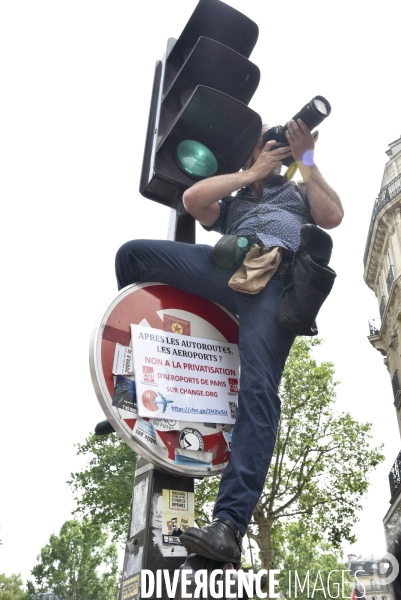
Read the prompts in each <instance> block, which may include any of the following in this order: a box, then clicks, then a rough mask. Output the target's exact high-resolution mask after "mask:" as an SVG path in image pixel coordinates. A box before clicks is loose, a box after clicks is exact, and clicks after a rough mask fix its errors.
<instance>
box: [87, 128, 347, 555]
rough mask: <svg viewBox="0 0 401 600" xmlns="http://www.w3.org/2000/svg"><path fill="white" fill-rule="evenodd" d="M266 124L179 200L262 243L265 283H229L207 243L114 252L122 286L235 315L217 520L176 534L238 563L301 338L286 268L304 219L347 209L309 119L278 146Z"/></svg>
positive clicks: (207, 220) (222, 228) (138, 243)
mask: <svg viewBox="0 0 401 600" xmlns="http://www.w3.org/2000/svg"><path fill="white" fill-rule="evenodd" d="M267 130H268V128H267V126H263V129H262V131H261V135H260V138H259V140H258V142H257V144H256V146H255V147H254V149H253V151H252V153H251V155H250V156H249V158H248V159H247V161H246V163H245V165H244V167H243V170H241V171H240V172H238V173H232V174H227V175H219V176H214V177H210V178H208V179H204V180H201V181H198V182H197V183H195V184H194V185H193V186H192V187H190V188H189V189H187V190H186V191H185V193H184V196H183V202H184V205H185V208H186V210H187V211H188V212H189V213H190V214H191V215H192V216H193V217H194V218H195V219H196V220H198V221H199V222H200V223H201V225H203V227H204V228H205V229H207V230H209V231H217V232H218V233H221V234H224V235H225V234H231V237H230V239H234V240H235V241H237V240H238V244H239V245H240V244H241V241H240V240H245V245H247V247H246V249H249V247H250V245H251V244H252V245H253V244H258V245H259V246H252V248H258V251H260V252H261V253H264V254H263V256H264V257H267V258H268V260H270V257H273V258H272V259H271V264H270V266H269V269H270V272H269V275H268V279H269V280H268V281H266V280H264V282H263V284H262V285H261V286H259V287H258V288H257V289H256V290H255V289H252V290H247V289H246V285H245V286H244V289H243V291H238V289H242V288H241V287H240V288H237V289H236V286H235V285H232V286H231V283H230V286H229V285H228V282H229V281H230V282H231V280H232V278H233V276H234V274H235V273H236V271H237V269H238V263H236V261H234V262H233V263H230V261H228V263H227V262H225V261H224V260H222V261H219V260H217V263H218V264H216V257H215V254H214V253H213V249H212V247H210V246H207V245H200V244H183V243H180V242H175V241H167V240H165V241H156V240H134V241H131V242H127V243H126V244H124V245H123V246H122V247H121V248H120V249H119V251H118V253H117V257H116V275H117V281H118V286H119V289H121V288H124V287H125V286H127V285H130V284H132V283H134V282H138V281H155V282H161V283H166V284H169V285H172V286H174V287H176V288H178V289H181V290H184V291H186V292H191V293H193V294H196V295H199V296H202V297H204V298H208V299H209V300H212V301H213V302H217V303H218V304H220V305H222V306H224V307H225V308H227V309H228V310H229V311H231V312H232V313H234V314H236V315H238V316H239V331H240V336H239V337H240V341H239V353H240V358H241V379H240V392H239V398H238V412H237V418H236V424H235V426H234V430H233V436H232V446H231V457H230V460H229V463H228V465H227V467H226V469H225V471H224V473H223V476H222V479H221V484H220V489H219V493H218V497H217V500H216V504H215V507H214V513H213V521H212V523H211V524H210V525H207V526H206V527H204V528H203V529H198V528H194V527H191V528H189V529H188V530H186V531H185V532H184V533H183V534H182V535H181V538H180V539H181V541H182V543H183V544H184V546H185V547H186V549H187V550H188V553H195V554H199V555H201V556H205V557H207V558H210V559H212V560H217V561H222V562H231V563H234V564H238V563H240V560H241V542H242V537H243V536H244V535H245V533H246V530H247V527H248V523H249V521H250V519H251V517H252V513H253V510H254V508H255V505H256V503H257V501H258V500H259V497H260V495H261V493H262V490H263V485H264V482H265V478H266V474H267V470H268V468H269V465H270V461H271V458H272V454H273V450H274V445H275V439H276V433H277V428H278V424H279V418H280V399H279V397H278V394H277V390H278V386H279V382H280V378H281V375H282V371H283V368H284V364H285V361H286V359H287V356H288V354H289V352H290V349H291V346H292V343H293V341H294V339H295V336H296V333H294V332H293V331H290V330H287V329H285V328H284V327H282V326H281V325H279V323H278V322H277V319H276V309H277V305H278V301H279V297H280V293H281V291H282V289H283V283H282V279H281V277H280V274H281V275H282V274H283V273H286V272H288V271H289V270H291V263H292V258H293V255H294V252H295V251H296V250H297V248H298V247H299V245H300V237H301V227H302V226H304V225H305V224H308V223H313V222H314V223H316V224H317V225H319V226H321V227H323V228H326V229H331V228H333V227H337V226H338V225H339V224H340V223H341V220H342V217H343V209H342V206H341V202H340V199H339V197H338V195H337V194H336V193H335V192H334V190H333V189H332V188H331V187H330V186H329V185H328V184H327V183H326V181H325V179H324V178H323V176H322V175H321V173H320V171H319V169H318V167H317V166H316V164H315V163H314V159H313V153H314V139H313V136H312V134H311V133H310V130H309V128H308V127H307V126H306V125H305V123H304V122H303V121H302V120H299V119H298V120H297V121H295V120H292V121H290V122H289V123H288V126H287V130H286V132H285V136H286V139H287V140H288V145H287V146H284V147H277V142H276V141H274V140H271V141H268V142H267V143H266V144H264V142H263V138H264V135H266V132H267ZM291 155H292V157H293V159H295V160H296V161H297V164H298V167H299V169H300V172H301V174H302V177H303V179H304V182H305V188H306V195H305V194H301V193H300V191H299V189H298V187H297V185H295V184H293V183H292V182H291V181H288V180H287V179H286V178H284V177H282V176H281V175H280V171H281V167H282V164H283V161H286V160H290V158H289V157H290V156H291ZM291 160H292V159H291ZM237 190H239V191H238V192H237ZM233 192H237V193H236V195H235V196H232V195H231V194H232V193H233ZM217 246H218V245H216V247H215V248H217ZM262 248H264V250H262ZM251 251H252V250H251ZM248 255H249V253H248ZM223 258H224V257H223ZM249 291H250V293H247V292H249ZM99 433H100V431H99ZM102 433H106V431H102Z"/></svg>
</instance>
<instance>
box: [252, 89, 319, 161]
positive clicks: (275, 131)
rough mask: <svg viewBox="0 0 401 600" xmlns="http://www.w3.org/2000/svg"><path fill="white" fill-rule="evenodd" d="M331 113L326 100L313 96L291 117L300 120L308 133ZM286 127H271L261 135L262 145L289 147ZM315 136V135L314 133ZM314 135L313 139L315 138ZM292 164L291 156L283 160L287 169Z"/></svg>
mask: <svg viewBox="0 0 401 600" xmlns="http://www.w3.org/2000/svg"><path fill="white" fill-rule="evenodd" d="M330 113H331V106H330V103H329V102H328V100H326V98H323V96H314V97H313V98H312V100H311V101H310V102H308V104H305V106H304V107H303V108H301V110H300V111H299V112H297V114H296V115H295V116H294V117H292V118H293V120H294V121H296V120H297V119H302V121H303V122H304V123H305V125H306V126H307V127H308V129H309V130H310V131H312V129H314V128H315V127H317V126H318V125H320V123H321V122H322V121H323V120H324V119H325V118H326V117H328V116H329V114H330ZM286 131H287V125H284V127H283V126H282V125H277V126H276V127H271V128H270V129H268V130H267V131H266V133H265V134H264V135H263V145H264V144H266V142H271V141H272V140H275V141H276V142H277V143H278V146H274V148H272V149H276V148H282V147H283V146H289V143H288V140H287V137H286ZM316 135H317V133H316ZM316 135H314V137H316ZM293 162H294V158H293V157H292V156H288V157H287V158H285V159H284V160H283V165H286V166H287V167H288V166H289V165H290V164H291V163H293Z"/></svg>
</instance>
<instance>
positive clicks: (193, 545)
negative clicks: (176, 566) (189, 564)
mask: <svg viewBox="0 0 401 600" xmlns="http://www.w3.org/2000/svg"><path fill="white" fill-rule="evenodd" d="M180 542H182V545H183V546H184V548H185V549H186V550H187V552H188V554H197V555H198V556H204V557H205V558H209V559H210V560H218V561H220V562H224V563H227V562H230V563H233V564H234V565H236V564H239V563H240V562H241V558H234V557H233V556H226V555H225V554H219V553H218V552H216V550H215V549H214V548H213V547H212V546H209V544H206V542H203V541H201V540H199V539H198V538H195V537H192V536H191V535H188V534H187V533H183V534H182V535H180Z"/></svg>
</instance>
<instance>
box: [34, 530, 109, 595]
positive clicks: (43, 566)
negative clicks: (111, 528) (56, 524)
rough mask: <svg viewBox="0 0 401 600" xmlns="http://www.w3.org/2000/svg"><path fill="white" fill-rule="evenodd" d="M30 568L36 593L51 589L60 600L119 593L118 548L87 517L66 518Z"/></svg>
mask: <svg viewBox="0 0 401 600" xmlns="http://www.w3.org/2000/svg"><path fill="white" fill-rule="evenodd" d="M37 560H38V563H37V565H35V567H34V568H33V569H32V575H33V576H34V578H35V590H36V592H39V593H43V592H49V591H50V592H53V593H54V594H56V595H58V596H60V597H61V598H63V600H115V598H116V595H117V592H118V580H117V571H118V565H117V549H116V546H115V544H110V545H108V544H107V535H106V534H105V533H103V531H102V528H101V527H100V525H99V524H96V523H93V522H91V521H90V520H89V519H85V518H84V519H83V520H82V521H81V522H80V521H77V520H71V521H66V522H65V523H64V524H63V526H62V527H61V530H60V534H59V535H58V536H57V535H54V534H53V535H51V536H50V539H49V543H48V544H46V546H44V547H43V548H42V550H41V551H40V555H39V556H38V557H37Z"/></svg>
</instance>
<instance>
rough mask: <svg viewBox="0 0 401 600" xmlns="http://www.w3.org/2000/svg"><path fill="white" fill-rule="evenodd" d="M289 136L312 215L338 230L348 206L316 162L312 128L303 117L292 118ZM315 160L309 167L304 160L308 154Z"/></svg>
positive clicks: (318, 221) (326, 225) (319, 223)
mask: <svg viewBox="0 0 401 600" xmlns="http://www.w3.org/2000/svg"><path fill="white" fill-rule="evenodd" d="M287 139H288V142H289V144H290V148H291V152H292V155H293V157H294V158H295V160H296V161H297V164H298V168H299V170H300V172H301V175H302V178H303V180H304V182H305V186H306V193H307V196H308V200H309V205H310V210H311V214H312V217H313V218H314V220H315V222H316V224H317V225H319V226H320V227H323V228H324V229H334V227H337V226H338V225H340V223H341V221H342V218H343V216H344V209H343V207H342V204H341V200H340V198H339V196H338V194H337V193H336V192H335V191H334V190H333V188H331V187H330V186H329V184H328V183H327V182H326V180H325V179H324V177H323V175H322V174H321V172H320V171H319V169H318V167H317V166H316V165H315V164H314V161H313V151H314V147H315V143H314V140H313V137H312V134H311V133H310V131H309V129H308V127H307V126H306V125H305V123H304V122H303V121H301V119H298V121H297V122H295V121H290V122H289V124H288V130H287ZM305 153H306V156H307V157H308V158H309V159H310V160H308V161H305V162H310V163H313V164H312V165H311V166H307V165H305V164H304V162H303V158H304V155H305Z"/></svg>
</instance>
